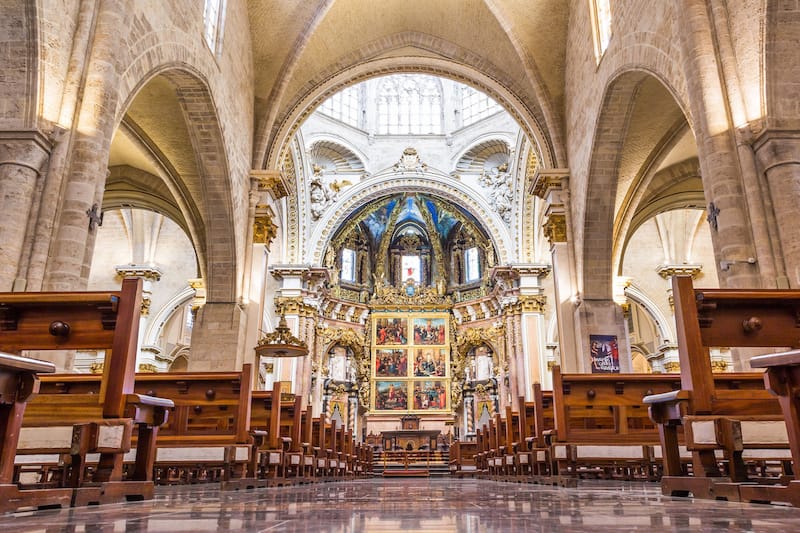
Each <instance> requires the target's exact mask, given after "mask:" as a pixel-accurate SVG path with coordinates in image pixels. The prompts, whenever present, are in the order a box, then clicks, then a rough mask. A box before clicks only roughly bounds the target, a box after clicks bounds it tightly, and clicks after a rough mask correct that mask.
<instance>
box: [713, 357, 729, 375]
mask: <svg viewBox="0 0 800 533" xmlns="http://www.w3.org/2000/svg"><path fill="white" fill-rule="evenodd" d="M711 371H712V372H727V371H728V362H727V361H725V360H724V359H712V360H711Z"/></svg>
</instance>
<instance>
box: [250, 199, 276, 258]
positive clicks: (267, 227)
mask: <svg viewBox="0 0 800 533" xmlns="http://www.w3.org/2000/svg"><path fill="white" fill-rule="evenodd" d="M267 209H268V210H267V211H266V212H264V213H261V214H257V215H256V216H255V218H254V220H253V243H254V244H264V245H266V247H267V250H269V247H270V245H271V244H272V241H273V240H274V239H275V237H276V236H277V235H278V226H277V225H276V224H275V223H274V222H273V221H272V217H273V214H274V213H273V212H272V210H271V209H269V207H267Z"/></svg>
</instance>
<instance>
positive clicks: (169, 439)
mask: <svg viewBox="0 0 800 533" xmlns="http://www.w3.org/2000/svg"><path fill="white" fill-rule="evenodd" d="M251 378H252V365H250V364H246V365H244V366H243V368H242V371H241V372H167V373H161V374H136V381H135V383H134V391H135V392H136V393H138V394H144V395H147V396H156V397H159V398H169V399H171V400H173V402H174V404H175V408H174V411H173V412H172V414H171V415H170V417H169V418H168V420H167V423H166V424H165V425H164V426H162V428H161V430H160V431H159V435H158V441H159V443H161V444H162V445H163V444H167V443H173V442H174V443H177V442H181V441H185V440H191V439H190V436H191V437H192V438H193V437H198V438H199V437H202V436H227V437H230V440H231V442H235V443H246V442H248V440H249V425H250V395H249V387H250V380H251ZM100 389H101V376H99V375H87V374H54V375H51V376H46V378H45V379H43V380H42V383H41V386H40V391H39V395H38V396H37V397H36V398H35V399H34V401H33V402H32V403H31V405H30V409H29V410H28V412H27V413H26V416H25V420H24V424H25V425H41V424H50V423H55V422H59V421H60V422H61V423H64V422H67V423H73V422H77V421H79V420H80V419H81V414H80V410H79V409H77V408H76V409H75V410H70V409H62V408H60V407H59V409H58V410H56V411H54V410H53V409H52V406H53V405H64V406H66V405H75V406H78V405H80V404H81V403H83V404H86V403H87V402H88V400H87V399H88V398H91V397H95V398H97V397H99V391H100ZM82 410H83V412H87V408H86V407H83V408H82ZM98 412H99V410H98Z"/></svg>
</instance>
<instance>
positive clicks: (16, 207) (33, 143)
mask: <svg viewBox="0 0 800 533" xmlns="http://www.w3.org/2000/svg"><path fill="white" fill-rule="evenodd" d="M50 150H51V145H50V141H49V140H48V139H47V138H45V137H44V136H43V135H42V134H41V133H39V132H38V131H34V130H31V131H5V132H0V242H2V243H3V244H2V246H0V291H12V290H25V289H26V286H25V279H24V277H23V276H20V274H19V267H20V263H22V262H23V258H22V255H23V248H24V246H23V245H24V242H25V239H26V234H27V233H28V228H29V221H30V220H35V219H36V218H37V217H36V213H35V212H34V211H35V210H36V208H37V205H38V200H37V198H39V197H40V195H41V186H42V179H41V177H42V173H43V169H44V168H45V166H46V163H47V161H48V157H49V155H50Z"/></svg>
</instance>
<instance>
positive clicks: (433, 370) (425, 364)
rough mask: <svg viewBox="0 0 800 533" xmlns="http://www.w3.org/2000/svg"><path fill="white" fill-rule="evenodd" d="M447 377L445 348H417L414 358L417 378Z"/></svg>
mask: <svg viewBox="0 0 800 533" xmlns="http://www.w3.org/2000/svg"><path fill="white" fill-rule="evenodd" d="M446 375H447V353H446V350H445V349H444V348H417V351H416V355H415V356H414V376H415V377H418V378H419V377H431V376H436V377H444V376H446Z"/></svg>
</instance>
